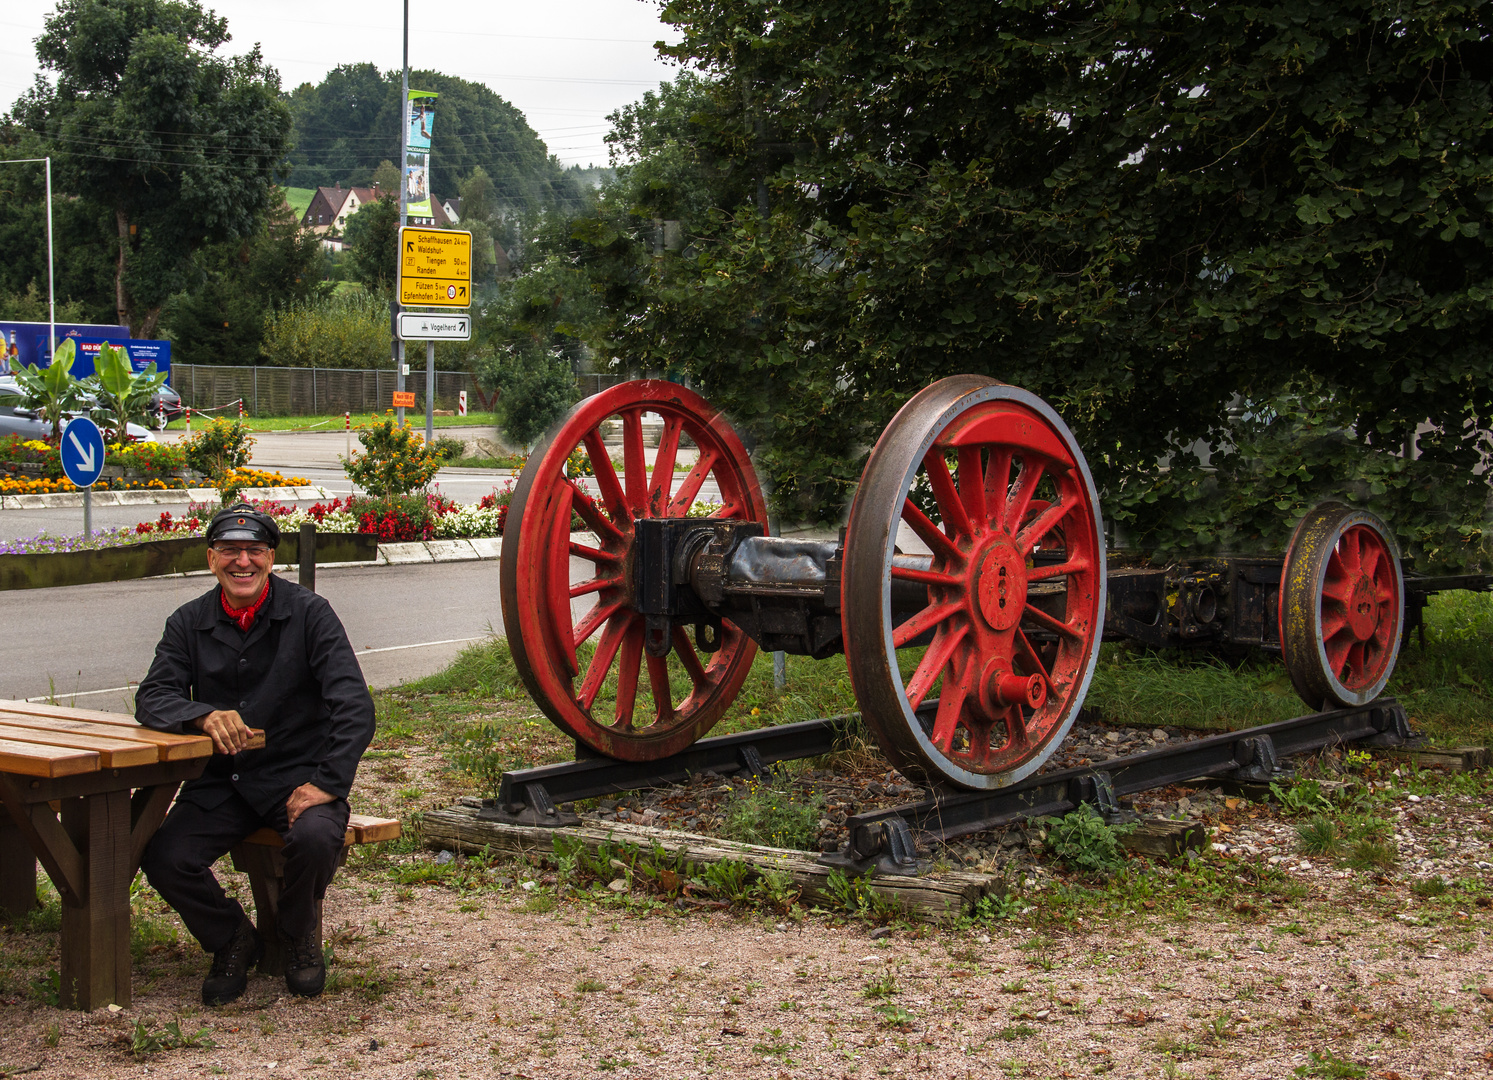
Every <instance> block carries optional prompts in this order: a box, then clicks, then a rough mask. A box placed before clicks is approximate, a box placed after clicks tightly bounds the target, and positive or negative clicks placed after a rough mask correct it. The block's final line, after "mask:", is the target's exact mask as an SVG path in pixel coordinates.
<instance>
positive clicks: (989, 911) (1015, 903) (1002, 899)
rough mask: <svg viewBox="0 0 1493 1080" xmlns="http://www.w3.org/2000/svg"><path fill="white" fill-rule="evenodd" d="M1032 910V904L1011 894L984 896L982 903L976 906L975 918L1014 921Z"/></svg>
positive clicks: (981, 898)
mask: <svg viewBox="0 0 1493 1080" xmlns="http://www.w3.org/2000/svg"><path fill="white" fill-rule="evenodd" d="M1030 910H1031V905H1030V904H1028V903H1026V901H1024V900H1022V899H1020V898H1019V897H1017V896H1015V895H1012V894H1010V893H1006V894H1004V895H1001V896H995V895H991V896H982V897H980V902H979V903H978V904H976V905H975V918H977V919H1014V918H1017V917H1018V916H1020V915H1025V914H1026V913H1027V912H1028V911H1030Z"/></svg>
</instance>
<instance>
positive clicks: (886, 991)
mask: <svg viewBox="0 0 1493 1080" xmlns="http://www.w3.org/2000/svg"><path fill="white" fill-rule="evenodd" d="M901 992H902V988H901V987H900V986H898V985H897V980H896V978H895V976H893V975H892V974H891V973H890V972H888V973H887V974H885V975H883V976H881V978H879V979H873V980H872V981H871V982H868V983H867V984H866V985H865V986H863V987H861V997H865V998H876V999H880V1000H886V999H888V998H890V997H891V996H892V995H893V994H900V993H901Z"/></svg>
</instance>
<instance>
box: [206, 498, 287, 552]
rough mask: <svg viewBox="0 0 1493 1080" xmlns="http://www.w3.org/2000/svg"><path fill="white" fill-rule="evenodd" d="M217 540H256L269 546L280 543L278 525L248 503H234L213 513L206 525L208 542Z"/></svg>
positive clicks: (276, 545) (211, 542) (212, 542)
mask: <svg viewBox="0 0 1493 1080" xmlns="http://www.w3.org/2000/svg"><path fill="white" fill-rule="evenodd" d="M219 540H257V541H259V542H260V543H261V544H268V545H269V546H270V547H278V546H279V545H280V527H279V526H278V525H276V524H275V519H274V518H272V517H270V516H269V515H268V514H261V513H260V512H259V511H258V510H256V509H254V507H253V506H251V505H249V504H248V503H245V502H241V503H234V504H233V505H232V506H230V507H228V509H226V510H219V511H218V512H217V513H216V514H214V515H213V520H212V523H211V524H209V525H208V527H207V542H208V544H210V545H211V544H216V543H217V542H218V541H219Z"/></svg>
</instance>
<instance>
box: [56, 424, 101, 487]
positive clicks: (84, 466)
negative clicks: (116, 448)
mask: <svg viewBox="0 0 1493 1080" xmlns="http://www.w3.org/2000/svg"><path fill="white" fill-rule="evenodd" d="M62 471H63V472H64V473H66V474H67V478H68V479H69V480H71V481H72V482H73V483H74V484H76V485H77V486H78V487H80V488H86V487H92V486H93V484H94V481H96V480H97V479H98V478H99V473H101V472H103V471H104V435H103V432H101V431H99V429H98V425H97V424H95V423H94V422H93V421H92V420H90V419H88V417H86V416H79V417H77V418H76V419H73V420H69V421H68V424H67V427H65V428H64V429H63V430H62Z"/></svg>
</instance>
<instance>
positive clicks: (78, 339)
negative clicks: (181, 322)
mask: <svg viewBox="0 0 1493 1080" xmlns="http://www.w3.org/2000/svg"><path fill="white" fill-rule="evenodd" d="M67 338H72V339H73V341H74V342H75V344H76V347H77V352H76V353H75V354H74V355H73V374H74V375H75V376H76V377H78V378H80V379H85V378H87V377H88V376H89V375H92V374H93V358H94V357H95V356H97V355H98V347H99V345H101V344H102V343H103V342H105V341H107V342H108V343H109V344H110V345H120V346H123V347H124V348H125V349H126V350H127V351H128V352H129V354H130V366H131V367H133V368H134V369H135V370H136V371H144V370H145V369H146V367H148V366H149V365H150V364H152V363H153V364H155V366H156V370H157V371H164V372H168V373H169V372H170V370H171V342H169V341H149V340H144V339H141V340H139V341H136V340H134V339H132V338H131V337H130V331H129V327H127V326H107V325H104V324H102V323H58V324H57V341H58V343H59V344H60V343H61V342H62V341H64V340H65V339H67ZM51 360H52V353H51V350H50V349H48V348H47V324H46V323H38V322H0V376H3V375H7V374H10V373H11V372H12V371H14V370H15V369H16V368H17V367H19V366H20V365H21V364H25V365H26V366H27V367H35V366H37V365H38V364H41V365H42V366H46V365H47V364H49V363H51Z"/></svg>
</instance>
